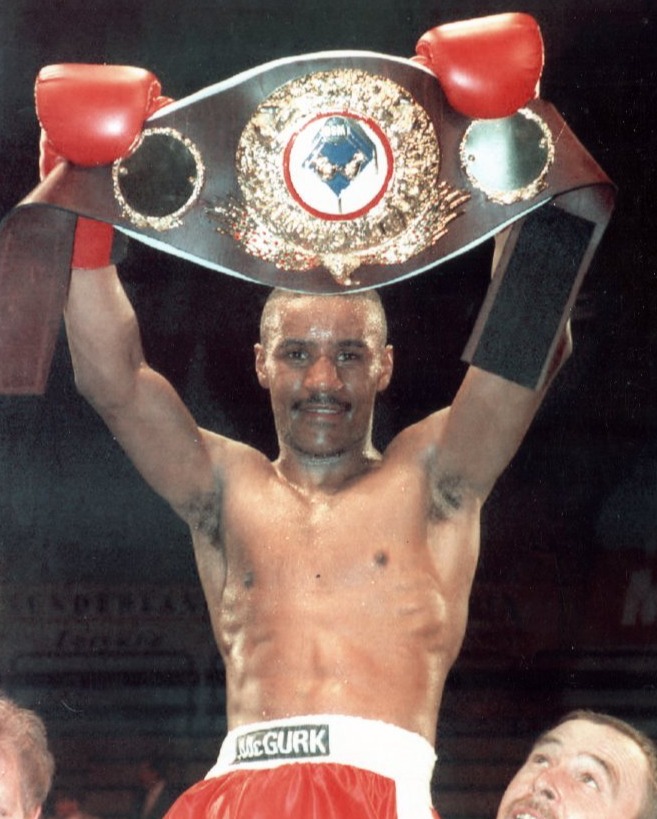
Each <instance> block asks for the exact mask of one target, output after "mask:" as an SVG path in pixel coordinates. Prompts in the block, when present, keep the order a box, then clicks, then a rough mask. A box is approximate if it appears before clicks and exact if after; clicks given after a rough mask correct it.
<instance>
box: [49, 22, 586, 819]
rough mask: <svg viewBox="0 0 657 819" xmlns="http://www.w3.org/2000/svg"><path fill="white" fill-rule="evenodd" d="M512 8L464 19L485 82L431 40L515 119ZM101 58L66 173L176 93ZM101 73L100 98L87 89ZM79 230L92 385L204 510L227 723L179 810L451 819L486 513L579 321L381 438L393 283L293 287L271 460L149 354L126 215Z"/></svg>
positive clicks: (459, 78)
mask: <svg viewBox="0 0 657 819" xmlns="http://www.w3.org/2000/svg"><path fill="white" fill-rule="evenodd" d="M504 18H505V21H504V23H503V24H502V25H500V21H498V20H495V23H494V25H493V26H492V28H489V26H490V21H488V22H487V21H486V20H483V21H480V22H479V23H478V24H472V23H469V24H468V26H466V27H465V28H464V29H459V28H458V27H457V28H452V29H451V30H449V31H447V34H448V35H449V37H447V39H448V41H449V43H450V47H451V48H452V49H454V48H455V49H456V53H457V54H458V53H461V52H462V51H463V50H466V51H467V50H468V49H469V50H470V53H471V54H472V55H473V56H472V58H471V59H470V69H471V72H470V79H471V82H470V83H468V82H465V84H464V83H463V72H464V70H466V69H467V64H468V61H467V60H466V61H465V63H464V61H463V60H457V59H454V61H453V64H452V65H451V66H450V61H449V60H445V59H442V57H441V58H440V59H438V57H436V52H438V54H439V55H440V54H441V53H442V52H441V49H442V45H441V44H440V41H441V40H444V39H445V36H446V35H445V32H434V33H433V34H431V35H428V36H427V37H426V38H424V40H423V42H424V45H423V46H422V47H421V48H420V52H421V58H422V59H423V60H424V61H425V62H428V63H429V64H430V66H432V68H435V70H436V72H437V74H438V75H439V76H440V80H441V83H442V84H443V86H444V87H445V88H446V89H447V93H448V94H449V95H451V98H452V100H453V102H452V104H454V105H458V104H459V102H460V100H461V99H462V101H463V104H464V105H466V106H467V108H468V111H469V112H471V113H472V112H473V111H475V109H476V105H475V103H476V101H477V97H479V104H480V105H481V106H482V109H483V110H484V111H485V112H486V114H488V115H490V116H504V115H505V113H506V112H507V111H508V110H509V104H510V103H509V100H511V101H512V102H511V104H512V105H516V104H517V103H518V100H519V99H527V98H528V97H531V96H532V94H533V93H534V91H535V86H536V82H537V76H536V66H537V65H538V66H540V65H541V64H542V44H541V42H540V37H538V38H537V37H536V27H535V24H533V22H532V21H531V18H527V17H526V15H504ZM489 33H490V37H489ZM457 35H458V36H457ZM484 45H486V48H484V47H483V46H484ZM445 48H447V46H446V47H445ZM528 52H529V54H530V56H531V60H530V62H531V63H532V64H533V65H534V71H533V73H531V72H530V79H529V81H527V79H526V78H525V80H523V81H522V83H521V85H522V88H521V89H520V90H519V89H518V88H512V89H511V91H513V93H511V91H510V88H509V83H508V82H507V81H506V80H507V79H508V77H507V76H506V75H507V73H508V72H507V71H506V70H504V71H502V74H503V75H504V77H503V79H504V80H505V81H504V82H501V83H500V88H499V90H498V93H497V95H496V90H495V84H494V83H490V82H488V80H489V79H490V76H491V74H493V73H495V71H496V70H497V69H499V66H500V65H505V61H507V63H506V64H508V61H509V60H511V61H513V60H514V59H515V57H514V55H519V56H518V59H519V60H521V59H522V60H525V58H526V56H527V53H528ZM482 54H485V55H486V57H485V59H484V60H483V62H482V60H481V59H480V57H481V55H482ZM104 68H105V69H106V70H105V71H104V72H100V73H99V72H97V71H96V70H95V69H91V72H92V73H91V74H88V75H87V73H86V70H87V69H86V68H85V67H70V66H69V67H64V68H62V69H61V71H60V72H59V73H57V72H53V73H49V74H46V75H42V76H41V78H40V80H39V84H38V86H37V106H38V111H39V117H40V121H41V125H42V127H43V132H44V137H43V141H42V145H43V149H44V152H46V153H47V154H49V156H50V159H49V160H48V164H49V165H50V166H52V163H53V162H55V163H56V162H57V161H59V160H58V159H57V157H63V158H65V159H66V160H68V161H72V162H80V163H83V164H87V165H90V164H91V165H93V164H94V163H99V164H100V163H103V162H107V161H108V157H110V158H111V157H112V156H115V155H121V154H123V153H124V152H126V151H128V152H129V150H130V146H131V145H132V142H133V140H134V138H135V136H136V134H137V131H138V130H139V128H140V126H141V123H142V122H143V120H144V119H146V118H147V117H148V116H149V112H150V111H151V110H152V107H153V105H159V104H160V103H159V100H160V99H161V97H160V88H159V83H158V82H157V80H156V78H155V77H154V76H153V75H151V74H149V73H148V72H144V71H141V70H137V69H123V68H120V69H116V76H115V77H113V71H112V70H107V68H108V67H104ZM101 73H102V77H101V76H100V74H101ZM511 73H513V72H511ZM94 75H95V76H94ZM101 79H102V82H103V83H105V84H106V87H105V90H104V92H103V93H102V94H100V93H96V92H90V91H89V90H88V89H89V88H90V87H92V86H93V85H94V83H96V82H97V81H100V80H101ZM114 80H115V81H114ZM484 80H485V82H483V84H481V82H482V81H484ZM478 84H479V85H480V88H481V90H480V91H479V94H477V91H476V88H477V87H478ZM496 103H497V105H496ZM117 130H118V131H119V132H120V134H121V139H120V140H119V139H117ZM83 224H84V229H83V230H79V231H78V235H77V236H76V246H75V255H74V262H73V268H74V269H73V271H72V277H71V283H70V290H69V294H68V302H67V306H66V310H65V321H66V327H67V334H68V341H69V345H70V349H71V355H72V360H73V366H74V370H75V377H76V383H77V386H78V389H79V390H80V392H81V393H82V394H83V395H84V396H85V397H86V398H87V399H88V400H89V401H90V402H91V404H92V405H93V406H94V407H95V409H96V410H97V411H98V413H99V414H100V415H101V416H102V417H103V419H104V420H105V422H106V423H107V425H108V426H109V428H110V430H111V431H112V434H113V435H114V436H115V437H116V438H117V440H118V441H119V442H120V444H121V445H122V446H123V448H124V449H125V451H126V453H127V455H128V456H129V457H130V459H131V460H132V461H133V462H134V464H135V466H136V467H137V469H138V470H139V471H140V472H141V474H142V475H143V477H144V478H145V480H146V481H147V482H148V483H149V484H150V485H151V486H152V487H153V489H154V490H155V491H156V492H158V493H159V494H160V495H161V496H162V497H163V498H165V499H166V500H167V501H168V503H169V504H170V505H171V506H172V508H173V509H174V510H175V511H176V512H177V513H178V514H179V515H180V516H181V518H182V519H183V520H184V521H185V522H186V523H187V524H188V526H189V529H190V533H191V539H192V542H193V547H194V552H195V557H196V561H197V565H198V571H199V576H200V579H201V583H202V586H203V589H204V593H205V595H206V599H207V603H208V608H209V612H210V617H211V620H212V626H213V630H214V635H215V638H216V641H217V645H218V647H219V651H220V653H221V656H222V658H223V661H224V664H225V668H226V688H227V708H228V728H229V733H228V736H227V738H226V740H225V742H224V744H223V745H222V748H221V751H220V754H219V758H218V760H217V764H216V765H215V766H214V768H213V769H212V771H211V772H210V773H209V774H208V778H206V779H205V780H204V781H203V782H201V783H198V784H197V785H196V786H194V787H193V788H192V789H191V790H190V791H189V792H187V793H186V794H184V795H183V796H182V797H181V798H180V800H179V801H178V803H177V804H176V805H174V807H173V808H172V809H171V812H170V813H169V816H170V817H171V819H182V817H195V819H196V818H197V817H199V816H213V817H221V816H226V817H228V816H230V817H231V818H232V819H242V817H244V819H247V818H248V819H254V818H255V817H259V818H260V819H269V818H271V819H280V817H283V816H286V817H287V816H300V817H301V816H302V817H304V819H325V818H327V817H337V816H339V817H340V818H341V819H350V818H351V817H353V819H355V817H358V818H359V819H366V818H367V817H371V819H375V817H376V819H393V817H398V819H422V817H425V818H426V819H429V817H431V816H433V817H435V816H436V813H435V811H434V809H433V808H432V805H431V794H430V785H429V783H430V777H431V771H432V768H433V765H434V761H435V753H434V745H435V740H436V722H437V716H438V711H439V707H440V702H441V697H442V693H443V687H444V684H445V679H446V677H447V674H448V672H449V670H450V668H451V666H452V664H453V662H454V660H455V658H456V656H457V655H458V652H459V649H460V647H461V643H462V640H463V635H464V631H465V628H466V621H467V611H468V598H469V594H470V589H471V585H472V580H473V576H474V572H475V567H476V564H477V558H478V552H479V537H480V534H479V520H480V512H481V507H482V505H483V503H484V502H485V500H486V498H487V497H488V495H489V493H490V491H491V489H492V487H493V485H494V484H495V481H496V479H497V478H498V476H499V475H500V473H501V472H502V471H503V470H504V469H505V467H506V466H507V464H508V463H509V461H510V460H511V458H512V457H513V455H514V453H515V452H516V450H517V449H518V447H519V445H520V443H521V441H522V439H523V437H524V435H525V432H526V431H527V428H528V426H529V424H530V422H531V420H532V418H533V417H534V415H535V413H536V411H537V409H538V407H539V406H540V404H541V401H542V399H543V396H544V394H545V390H546V389H547V385H548V384H549V382H550V381H551V380H552V378H553V377H554V375H555V374H556V372H557V371H558V370H559V368H560V367H561V365H562V364H563V363H564V361H565V360H566V359H567V357H568V355H569V354H570V340H569V338H567V337H566V336H564V338H563V340H562V343H561V344H560V345H559V346H558V348H557V350H556V353H555V355H554V358H553V360H552V367H551V373H550V378H548V379H547V380H546V382H545V383H544V385H543V386H542V387H541V388H540V389H538V390H536V391H534V390H532V389H529V388H527V387H524V386H521V385H519V384H516V383H512V382H511V381H508V380H506V379H504V378H501V377H500V376H497V375H493V374H491V373H487V372H485V371H484V370H482V369H478V368H477V367H474V366H472V367H470V368H469V370H468V372H467V374H466V376H465V379H464V381H463V384H462V385H461V387H460V389H459V390H458V392H457V394H456V396H455V399H454V401H453V403H452V405H451V406H450V407H447V408H445V409H442V410H439V411H436V412H435V413H433V414H431V415H430V416H429V417H428V418H425V419H424V420H423V421H420V422H419V423H417V424H414V425H413V426H411V427H409V428H408V429H405V430H403V431H401V432H400V433H399V434H398V435H397V437H396V438H394V440H393V441H392V443H391V444H390V445H389V447H388V448H387V450H386V451H385V452H383V453H380V452H378V451H377V450H376V449H375V448H374V446H373V443H372V437H371V436H372V418H373V409H374V404H375V400H376V397H377V395H378V394H379V393H380V392H382V391H383V390H385V389H386V387H387V386H388V384H389V382H390V379H391V377H392V371H393V350H392V348H391V346H390V345H389V344H388V341H387V334H386V320H385V314H384V311H383V308H382V306H381V303H380V300H379V298H378V295H377V294H376V292H375V291H372V290H369V291H365V292H354V293H346V294H335V295H326V296H314V295H305V294H299V293H292V292H288V291H283V290H274V291H273V293H272V295H271V296H270V298H269V300H268V302H267V304H266V306H265V309H264V311H263V315H262V323H261V333H260V339H259V341H258V342H257V343H256V345H255V370H256V374H257V378H258V381H259V383H260V385H261V386H262V387H263V388H264V389H265V390H267V391H268V392H269V394H270V397H271V405H272V411H273V416H274V421H275V426H276V432H277V436H278V442H279V448H280V451H279V455H278V457H277V458H276V459H275V460H273V461H270V460H269V459H268V458H266V457H265V456H264V455H263V454H262V453H260V452H258V451H255V450H254V449H252V448H251V447H249V446H246V445H245V444H243V443H240V442H239V441H235V440H231V439H229V438H227V437H225V436H222V435H218V434H216V433H214V432H212V431H210V430H207V429H201V428H200V427H199V426H198V425H197V424H196V422H195V421H194V419H193V418H192V416H191V415H190V413H189V412H188V410H187V409H186V407H185V406H184V404H183V402H182V400H181V398H180V397H179V396H178V395H177V394H176V392H175V390H174V389H173V387H172V386H171V384H170V383H168V382H167V380H166V379H165V378H164V377H163V376H162V375H161V374H159V373H157V372H155V371H154V370H153V369H152V368H151V367H150V366H149V365H148V363H147V362H146V360H145V358H144V353H143V349H142V345H141V341H140V335H139V328H138V323H137V319H136V316H135V313H134V311H133V308H132V307H131V305H130V303H129V301H128V299H127V297H126V294H125V292H124V290H123V288H122V286H121V282H120V279H119V277H118V275H117V270H116V267H115V266H114V265H113V264H111V258H110V244H111V242H110V241H108V239H107V227H106V226H105V225H101V226H97V225H95V224H94V223H93V222H91V223H83ZM217 310H218V311H220V310H221V305H217Z"/></svg>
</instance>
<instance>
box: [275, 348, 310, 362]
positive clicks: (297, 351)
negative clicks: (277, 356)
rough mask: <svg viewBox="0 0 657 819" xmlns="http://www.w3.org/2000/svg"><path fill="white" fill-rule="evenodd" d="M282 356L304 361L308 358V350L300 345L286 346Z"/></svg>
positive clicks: (289, 359)
mask: <svg viewBox="0 0 657 819" xmlns="http://www.w3.org/2000/svg"><path fill="white" fill-rule="evenodd" d="M281 355H282V358H284V359H285V360H286V361H293V362H295V363H297V362H303V361H306V360H307V359H308V352H307V350H304V349H302V348H300V347H286V348H285V349H284V350H282V351H281Z"/></svg>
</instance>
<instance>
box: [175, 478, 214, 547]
mask: <svg viewBox="0 0 657 819" xmlns="http://www.w3.org/2000/svg"><path fill="white" fill-rule="evenodd" d="M223 496H224V492H223V487H221V486H220V485H217V487H216V488H215V489H214V490H213V491H212V492H206V493H204V494H202V495H197V496H195V497H194V498H192V499H191V500H190V501H188V503H186V504H184V505H183V506H181V507H180V508H179V514H180V515H181V517H183V518H184V519H185V520H186V521H187V523H188V525H189V527H190V529H191V530H192V531H193V532H195V533H198V534H200V535H203V536H204V537H206V538H207V539H208V540H209V541H210V542H211V543H212V544H213V545H215V546H216V547H217V548H220V547H221V545H222V542H223Z"/></svg>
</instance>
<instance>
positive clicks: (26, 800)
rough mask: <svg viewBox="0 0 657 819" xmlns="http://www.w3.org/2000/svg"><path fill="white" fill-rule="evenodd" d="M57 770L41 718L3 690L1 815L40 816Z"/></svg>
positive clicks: (33, 818)
mask: <svg viewBox="0 0 657 819" xmlns="http://www.w3.org/2000/svg"><path fill="white" fill-rule="evenodd" d="M54 770H55V763H54V759H53V757H52V754H51V753H50V750H49V748H48V739H47V735H46V729H45V726H44V724H43V722H42V721H41V719H40V718H39V717H38V716H37V715H36V714H35V713H34V712H33V711H30V710H28V709H27V708H21V707H20V706H19V705H17V704H16V703H15V702H13V701H12V700H11V699H9V698H8V697H6V696H4V695H3V694H0V816H4V817H6V818H7V819H36V818H37V817H38V816H40V814H41V808H42V805H43V803H44V802H45V800H46V797H47V796H48V791H49V790H50V785H51V784H52V777H53V773H54Z"/></svg>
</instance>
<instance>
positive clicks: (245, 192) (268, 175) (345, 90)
mask: <svg viewBox="0 0 657 819" xmlns="http://www.w3.org/2000/svg"><path fill="white" fill-rule="evenodd" d="M235 165H236V172H237V179H238V183H239V194H238V195H237V196H235V197H234V198H233V199H231V200H229V201H222V202H220V203H218V204H216V205H215V206H214V207H212V208H210V209H209V213H210V214H211V215H212V216H213V217H215V218H216V219H217V221H218V225H219V226H218V230H220V231H221V232H222V233H224V234H227V235H230V236H232V237H233V238H234V239H235V240H236V241H237V242H239V243H240V244H241V245H242V247H243V248H244V250H245V251H246V252H247V253H249V254H251V255H252V256H255V257H257V258H260V259H263V260H265V261H268V262H271V263H272V264H274V265H275V266H276V267H278V268H279V269H282V270H310V269H312V268H314V267H318V266H320V265H323V266H324V267H326V268H327V269H328V270H329V271H330V273H331V274H332V276H333V277H334V278H335V280H336V281H337V282H339V283H340V284H343V285H346V286H348V285H352V284H357V282H355V281H354V280H353V279H352V273H353V272H354V271H355V270H356V269H357V268H358V267H360V266H361V265H366V264H383V265H389V264H398V263H401V262H404V261H406V260H407V259H409V258H411V257H412V256H414V255H416V254H417V253H419V252H420V251H422V250H424V249H425V248H427V247H430V246H431V245H433V244H435V243H436V242H437V241H438V240H439V239H440V237H441V236H443V235H444V233H445V232H446V230H447V226H448V224H449V222H450V221H451V220H452V219H454V218H455V217H456V216H458V215H459V213H460V210H459V209H460V207H461V206H462V205H463V203H464V202H466V201H467V199H468V198H469V194H468V193H466V192H465V191H459V190H456V189H454V188H453V187H451V186H449V185H448V184H447V183H446V182H442V183H439V181H438V175H439V171H440V149H439V145H438V140H437V138H436V134H435V131H434V127H433V124H432V122H431V120H430V118H429V116H428V114H427V113H426V111H425V110H424V109H423V108H422V107H421V106H420V105H419V104H418V103H417V102H416V101H415V100H414V98H413V97H412V96H411V95H410V94H409V92H408V91H406V90H405V89H404V88H402V87H401V86H400V85H398V84H397V83H395V82H393V81H392V80H390V79H387V78H385V77H381V76H377V75H373V74H370V73H368V72H365V71H362V70H358V69H339V70H335V71H323V72H318V73H315V74H310V75H307V76H304V77H301V78H299V79H295V80H292V81H291V82H289V83H286V84H285V85H283V86H281V87H280V88H278V89H277V90H276V91H274V92H273V93H272V94H271V95H270V96H269V97H268V98H267V99H266V100H264V101H263V102H262V103H261V104H260V105H259V106H258V108H257V109H256V111H255V112H254V114H253V116H252V117H251V119H250V120H249V122H248V123H247V125H246V127H245V128H244V131H243V132H242V135H241V137H240V141H239V144H238V148H237V154H236V158H235Z"/></svg>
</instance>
